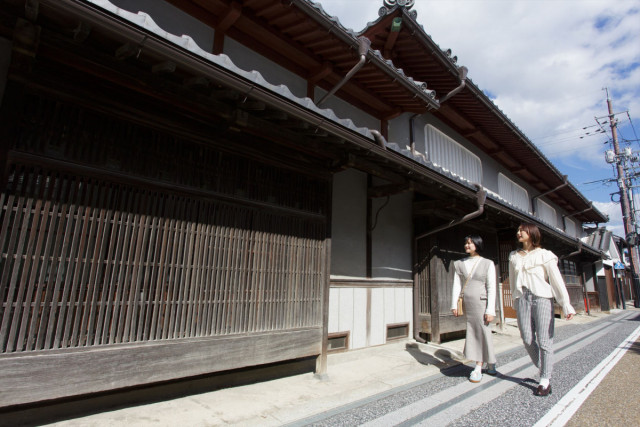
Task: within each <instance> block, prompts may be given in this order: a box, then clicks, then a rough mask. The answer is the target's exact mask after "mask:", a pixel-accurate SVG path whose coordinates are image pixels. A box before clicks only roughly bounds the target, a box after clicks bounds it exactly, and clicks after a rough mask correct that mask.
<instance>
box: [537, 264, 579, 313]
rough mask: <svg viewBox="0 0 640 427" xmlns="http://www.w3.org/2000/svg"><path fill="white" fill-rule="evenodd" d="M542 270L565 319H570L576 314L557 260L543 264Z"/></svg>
mask: <svg viewBox="0 0 640 427" xmlns="http://www.w3.org/2000/svg"><path fill="white" fill-rule="evenodd" d="M544 268H545V271H546V272H547V276H548V277H549V284H550V285H551V290H552V293H553V296H554V297H555V299H556V301H558V304H560V306H561V307H562V312H563V313H564V315H565V317H567V318H568V319H571V318H572V317H573V315H574V314H576V311H575V310H574V309H573V306H572V305H571V299H570V298H569V293H568V292H567V286H566V285H565V283H564V279H563V278H562V274H561V273H560V269H559V268H558V259H557V258H556V257H555V256H554V259H551V260H549V261H547V262H545V263H544Z"/></svg>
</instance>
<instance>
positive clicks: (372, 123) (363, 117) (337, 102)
mask: <svg viewBox="0 0 640 427" xmlns="http://www.w3.org/2000/svg"><path fill="white" fill-rule="evenodd" d="M326 94H327V91H326V90H324V89H322V88H318V87H316V89H315V92H314V97H315V99H314V101H315V102H316V103H318V102H319V101H320V100H321V99H322V98H323V97H324V96H325V95H326ZM320 107H321V108H330V109H331V110H333V112H334V113H335V114H336V116H338V117H339V118H341V119H351V121H352V122H353V124H354V125H356V127H365V128H369V129H375V130H380V120H378V119H376V118H375V117H373V116H371V115H369V114H367V113H365V112H364V111H362V110H360V109H358V108H356V107H354V106H353V105H351V104H349V103H348V102H345V101H343V100H342V99H340V98H338V97H337V96H336V94H333V95H331V96H330V97H328V98H327V99H326V100H325V101H323V102H322V104H321V105H320Z"/></svg>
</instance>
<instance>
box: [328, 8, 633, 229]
mask: <svg viewBox="0 0 640 427" xmlns="http://www.w3.org/2000/svg"><path fill="white" fill-rule="evenodd" d="M317 2H318V3H320V4H321V5H322V7H323V8H324V10H325V11H326V12H327V13H329V14H330V15H333V16H336V17H338V19H339V20H340V22H341V23H342V24H343V25H344V26H345V27H347V28H351V29H353V30H355V31H359V30H361V29H363V28H364V27H365V25H366V24H367V21H374V20H376V19H377V18H378V9H379V8H380V7H382V5H383V0H319V1H317ZM413 10H416V11H417V12H418V18H417V20H418V22H419V23H420V24H422V26H423V27H424V29H425V31H426V33H427V34H429V35H430V36H431V37H432V38H433V40H434V41H435V42H436V43H437V44H438V45H439V46H440V47H441V48H442V49H451V50H452V52H453V55H456V56H457V57H458V64H459V65H465V66H466V67H467V68H468V69H469V77H470V78H471V80H472V81H473V82H474V84H475V85H476V86H478V87H479V88H480V89H482V90H483V91H484V92H485V93H486V94H487V95H488V96H489V97H490V98H491V99H492V100H493V101H494V103H495V104H496V105H497V106H498V107H499V108H500V109H501V110H502V111H503V112H504V113H505V114H506V115H507V117H509V118H510V119H511V120H512V121H513V122H514V123H515V124H516V126H518V127H519V128H520V129H521V130H522V131H523V132H524V133H525V134H526V135H527V136H528V137H529V139H530V140H531V141H532V142H533V143H535V144H536V145H537V146H538V147H539V148H540V150H541V151H542V152H543V153H544V154H545V155H546V156H547V157H548V158H549V159H550V160H551V161H552V162H553V163H554V164H555V165H556V167H557V168H558V169H559V170H560V171H561V172H562V173H563V174H567V175H568V176H569V179H570V181H571V182H572V184H573V185H574V186H576V187H577V188H578V189H579V190H580V191H581V192H582V193H583V194H584V195H585V197H587V198H588V199H590V200H593V201H594V204H595V205H596V206H597V207H598V208H599V209H600V210H601V211H602V212H604V213H606V214H609V215H610V218H611V221H610V223H609V224H608V225H607V226H608V227H609V228H610V229H612V230H613V231H615V232H616V234H620V235H623V231H622V226H621V214H620V205H619V204H618V203H614V202H612V201H611V196H610V193H613V192H617V190H618V187H617V184H616V183H615V182H610V183H603V182H602V181H601V180H611V179H612V178H614V169H613V167H612V165H610V164H607V163H606V161H605V158H604V152H605V150H607V149H610V148H611V147H610V140H611V131H610V129H609V126H608V125H606V126H600V125H599V124H598V122H597V121H596V118H602V117H604V118H605V119H606V116H607V114H608V110H607V101H606V96H607V95H606V92H605V90H604V88H607V89H608V92H609V95H610V97H611V99H612V103H613V109H614V112H615V113H619V114H616V119H617V120H618V127H619V138H620V141H621V143H620V145H621V147H623V148H624V147H625V146H630V147H631V148H632V150H633V151H640V143H639V141H637V139H638V137H639V136H640V28H639V27H640V0H415V5H414V6H413ZM428 83H429V82H428V81H427V84H428ZM600 121H601V122H602V121H603V120H600ZM602 130H605V131H606V133H603V132H602ZM596 131H598V132H596ZM593 181H598V182H596V183H590V182H593ZM638 184H639V185H640V180H639V181H638ZM638 199H639V200H638V201H639V202H640V193H639V194H638ZM616 200H617V198H616ZM638 207H639V208H640V205H639V206H638Z"/></svg>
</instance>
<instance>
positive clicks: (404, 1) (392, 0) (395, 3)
mask: <svg viewBox="0 0 640 427" xmlns="http://www.w3.org/2000/svg"><path fill="white" fill-rule="evenodd" d="M415 2H416V0H383V4H384V6H382V7H381V8H380V9H379V10H378V16H380V17H383V16H385V15H386V14H387V13H389V12H391V10H392V9H393V8H395V7H400V8H403V9H406V10H409V9H411V8H412V7H413V5H414V4H415ZM409 16H411V18H413V19H416V18H417V17H418V12H417V11H416V10H412V11H410V12H409Z"/></svg>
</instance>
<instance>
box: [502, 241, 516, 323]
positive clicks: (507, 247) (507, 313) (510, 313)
mask: <svg viewBox="0 0 640 427" xmlns="http://www.w3.org/2000/svg"><path fill="white" fill-rule="evenodd" d="M513 240H514V239H513V238H512V239H510V240H502V239H501V240H500V242H499V246H500V253H499V257H498V261H499V262H500V278H499V279H500V283H501V284H502V305H503V310H504V317H505V318H507V317H509V318H512V319H515V318H516V310H515V306H514V301H513V295H512V294H511V287H510V285H509V253H511V251H513V250H515V249H516V245H515V242H514V241H513Z"/></svg>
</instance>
